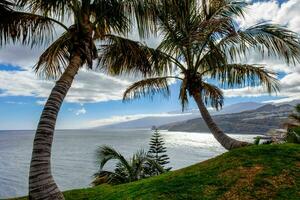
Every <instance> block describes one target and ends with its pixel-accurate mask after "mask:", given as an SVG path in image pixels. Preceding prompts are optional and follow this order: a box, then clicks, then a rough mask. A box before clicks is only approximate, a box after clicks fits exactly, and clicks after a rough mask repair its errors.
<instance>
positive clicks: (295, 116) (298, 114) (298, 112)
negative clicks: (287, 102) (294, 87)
mask: <svg viewBox="0 0 300 200" xmlns="http://www.w3.org/2000/svg"><path fill="white" fill-rule="evenodd" d="M289 118H290V119H291V120H293V121H294V122H295V125H298V126H300V104H297V105H296V107H295V111H294V112H293V113H292V114H290V116H289Z"/></svg>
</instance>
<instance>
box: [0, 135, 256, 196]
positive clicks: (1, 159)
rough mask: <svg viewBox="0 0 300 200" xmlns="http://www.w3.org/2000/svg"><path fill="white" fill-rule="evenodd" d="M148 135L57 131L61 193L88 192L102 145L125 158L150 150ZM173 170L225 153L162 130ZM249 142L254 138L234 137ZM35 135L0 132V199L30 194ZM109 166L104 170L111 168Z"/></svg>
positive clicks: (212, 143) (208, 141)
mask: <svg viewBox="0 0 300 200" xmlns="http://www.w3.org/2000/svg"><path fill="white" fill-rule="evenodd" d="M152 133H153V132H152V131H151V130H118V131H116V130H114V131H103V130H101V131H100V130H58V131H56V132H55V137H54V144H53V154H52V172H53V176H54V179H55V181H56V183H57V184H58V186H59V188H60V189H61V190H69V189H76V188H84V187H90V186H91V185H90V183H91V182H92V180H93V174H94V173H95V172H97V170H98V169H99V165H98V164H97V162H96V156H95V152H96V149H97V148H98V147H99V146H101V145H109V146H112V147H114V148H116V149H117V150H118V151H119V152H121V153H122V154H123V155H125V156H126V157H130V156H131V155H132V154H133V153H134V152H136V151H137V150H140V149H145V150H148V148H149V146H148V143H149V140H150V137H151V135H152ZM161 134H162V135H163V137H164V139H165V143H166V147H167V154H168V155H169V157H170V166H171V167H172V169H173V170H176V169H180V168H183V167H186V166H189V165H192V164H195V163H197V162H200V161H203V160H207V159H210V158H213V157H215V156H217V155H220V154H221V153H223V152H225V151H226V150H225V149H224V148H222V147H221V145H220V144H218V142H217V141H216V140H215V139H214V138H213V136H212V135H211V134H210V133H186V132H168V131H161ZM231 136H232V137H234V138H237V139H241V140H245V141H253V138H254V137H255V135H238V134H232V135H231ZM33 137H34V131H0V199H1V198H2V199H3V198H8V197H16V196H24V195H26V194H27V192H28V172H29V162H30V158H31V150H32V141H33ZM113 165H114V163H109V165H108V166H107V168H112V167H113Z"/></svg>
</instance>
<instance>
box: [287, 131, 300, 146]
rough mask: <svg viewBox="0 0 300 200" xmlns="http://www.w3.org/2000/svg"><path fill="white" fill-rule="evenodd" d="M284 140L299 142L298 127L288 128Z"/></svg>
mask: <svg viewBox="0 0 300 200" xmlns="http://www.w3.org/2000/svg"><path fill="white" fill-rule="evenodd" d="M285 140H286V142H288V143H296V144H300V127H296V128H290V129H289V130H288V132H287V135H286V138H285Z"/></svg>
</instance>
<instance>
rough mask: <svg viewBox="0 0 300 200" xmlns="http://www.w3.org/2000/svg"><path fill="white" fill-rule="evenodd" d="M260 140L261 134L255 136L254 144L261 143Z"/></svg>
mask: <svg viewBox="0 0 300 200" xmlns="http://www.w3.org/2000/svg"><path fill="white" fill-rule="evenodd" d="M260 140H261V137H259V136H257V137H255V139H254V142H253V143H254V144H255V145H259V143H260Z"/></svg>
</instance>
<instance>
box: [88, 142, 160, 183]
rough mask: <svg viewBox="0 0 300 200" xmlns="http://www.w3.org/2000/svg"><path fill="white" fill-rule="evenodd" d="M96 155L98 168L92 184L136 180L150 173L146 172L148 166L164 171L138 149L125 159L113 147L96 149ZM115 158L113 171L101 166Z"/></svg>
mask: <svg viewBox="0 0 300 200" xmlns="http://www.w3.org/2000/svg"><path fill="white" fill-rule="evenodd" d="M97 157H98V159H99V164H100V170H99V172H98V173H96V174H95V180H94V181H93V184H94V185H99V184H102V183H109V184H122V183H129V182H133V181H137V180H140V179H143V178H146V177H149V176H151V175H152V174H147V172H148V170H147V169H148V168H149V167H151V168H152V169H155V171H157V172H158V174H161V173H164V172H165V170H164V168H163V167H162V166H161V165H160V164H158V163H157V162H156V161H154V160H153V159H150V158H149V156H148V155H147V153H146V152H144V151H142V150H141V151H138V152H137V153H135V154H134V155H133V157H132V158H130V159H129V160H127V159H126V158H125V157H124V156H123V155H122V154H121V153H119V152H117V151H116V150H115V149H114V148H112V147H109V146H103V147H100V148H99V149H98V152H97ZM111 160H116V161H117V164H116V168H115V170H114V171H106V170H104V169H103V167H104V166H105V165H106V163H107V162H109V161H111Z"/></svg>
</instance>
